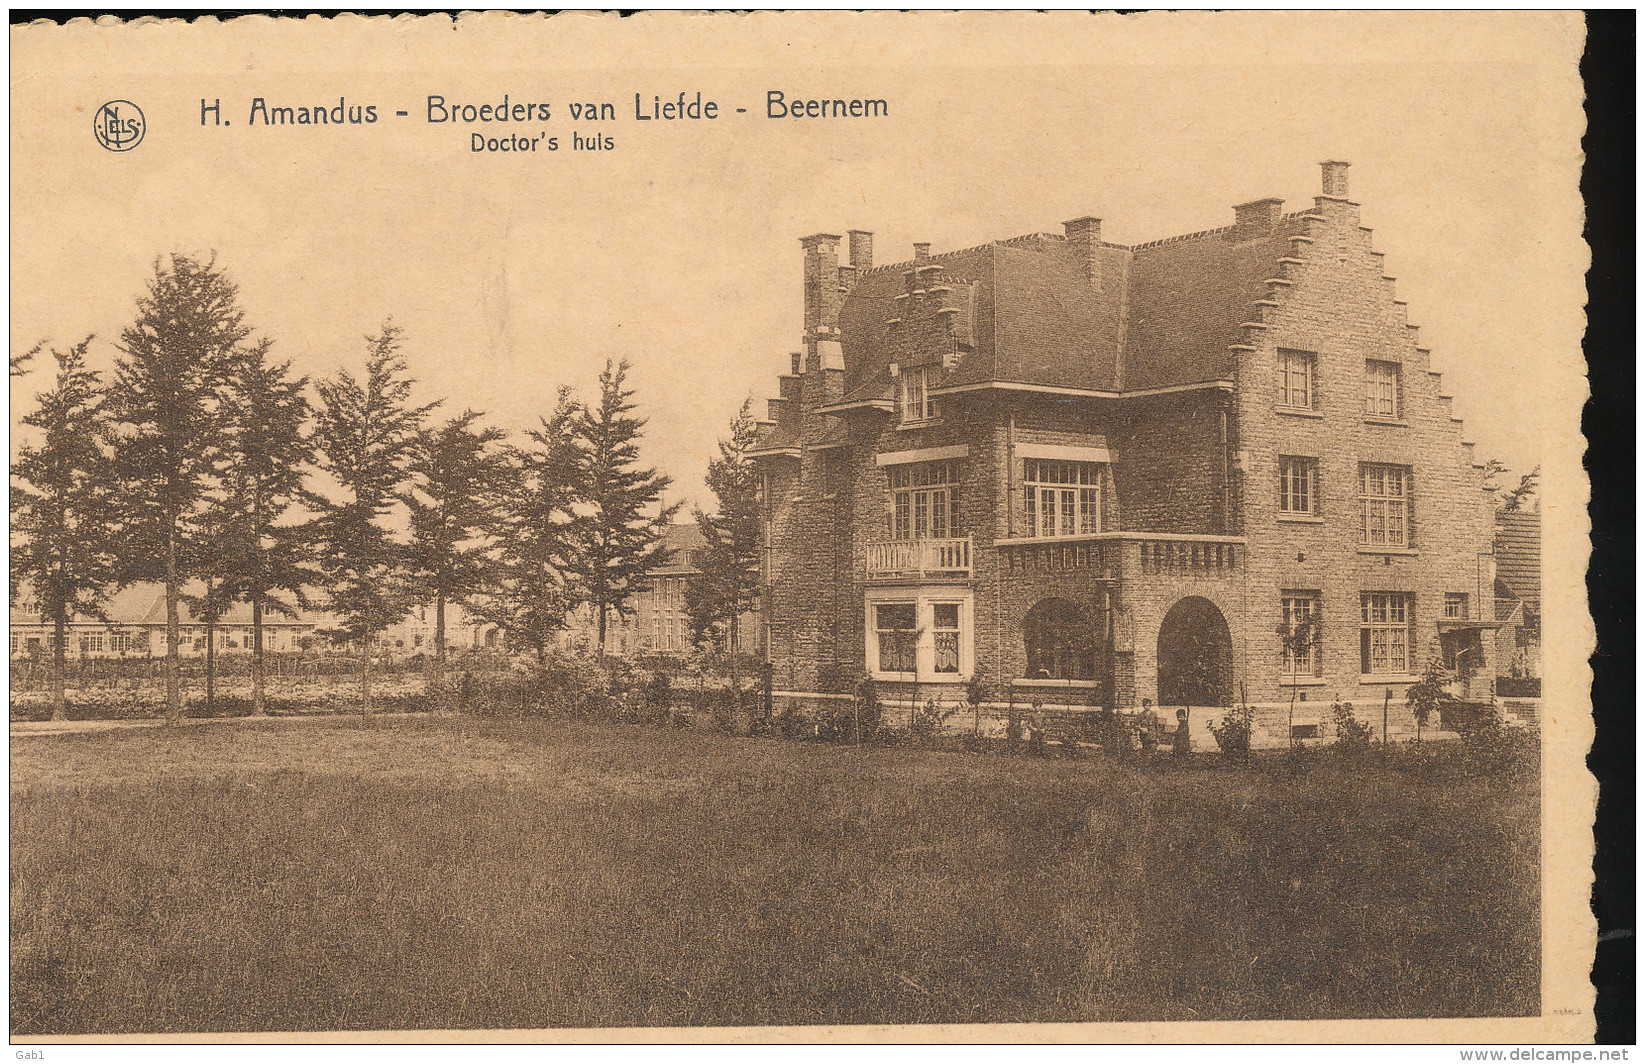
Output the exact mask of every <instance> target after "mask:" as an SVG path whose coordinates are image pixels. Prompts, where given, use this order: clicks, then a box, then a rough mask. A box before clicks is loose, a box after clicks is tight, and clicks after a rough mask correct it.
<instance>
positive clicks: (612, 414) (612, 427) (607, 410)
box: [573, 360, 680, 656]
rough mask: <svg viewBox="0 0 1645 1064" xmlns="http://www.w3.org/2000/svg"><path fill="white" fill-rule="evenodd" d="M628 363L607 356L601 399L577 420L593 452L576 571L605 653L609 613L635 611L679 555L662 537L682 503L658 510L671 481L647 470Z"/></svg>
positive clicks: (587, 451) (584, 442) (589, 456)
mask: <svg viewBox="0 0 1645 1064" xmlns="http://www.w3.org/2000/svg"><path fill="white" fill-rule="evenodd" d="M628 368H629V367H628V362H627V360H623V361H621V362H618V363H616V364H613V363H612V362H611V361H610V360H607V361H606V365H605V371H604V372H603V373H601V374H600V401H599V404H598V405H597V406H593V407H588V408H585V409H584V410H583V412H582V416H581V417H580V418H578V419H577V431H578V435H579V436H580V437H581V439H582V445H583V448H584V451H585V455H586V458H585V460H586V466H585V469H586V480H585V481H584V495H583V500H582V502H583V504H584V507H583V512H584V513H586V515H587V517H586V521H585V522H583V524H582V526H581V528H580V532H581V535H580V537H579V540H580V542H579V550H578V551H577V554H576V556H575V558H574V559H573V571H574V572H576V574H577V576H578V577H579V579H580V580H581V582H582V587H583V589H584V594H585V595H586V596H587V599H588V602H589V605H590V606H591V607H592V608H593V610H594V617H595V626H596V635H597V638H598V640H599V653H600V654H601V655H602V656H603V655H604V654H605V633H606V624H607V621H608V619H609V617H610V615H611V614H612V613H613V612H615V613H616V614H617V615H618V616H625V615H627V614H630V613H632V612H633V607H632V606H630V605H629V600H630V599H631V598H632V597H633V596H634V595H636V594H638V593H639V592H642V591H646V590H649V589H650V587H651V580H650V577H651V574H652V573H654V572H656V571H657V570H658V569H660V568H661V567H663V566H664V565H666V564H668V561H669V558H670V556H671V554H672V553H673V552H672V551H671V550H669V548H668V545H667V544H666V543H665V542H664V541H663V537H664V536H665V535H666V533H667V531H668V527H669V525H670V524H671V523H672V522H673V520H674V515H675V514H677V513H678V512H679V509H680V504H679V503H673V504H671V505H668V506H661V507H658V503H659V501H660V500H661V498H662V494H663V492H664V491H665V490H667V488H668V486H669V484H670V483H671V481H670V479H669V478H668V477H667V476H666V475H664V474H662V473H659V472H657V470H655V469H649V468H640V450H639V440H640V437H641V434H642V430H643V429H644V428H645V419H644V418H637V417H634V416H633V411H634V409H635V407H634V404H633V403H631V402H630V401H629V400H630V399H631V398H633V395H634V392H633V390H632V389H629V388H625V387H624V386H623V385H624V381H625V379H626V378H627V376H628ZM653 507H657V509H655V510H653ZM648 511H649V512H648Z"/></svg>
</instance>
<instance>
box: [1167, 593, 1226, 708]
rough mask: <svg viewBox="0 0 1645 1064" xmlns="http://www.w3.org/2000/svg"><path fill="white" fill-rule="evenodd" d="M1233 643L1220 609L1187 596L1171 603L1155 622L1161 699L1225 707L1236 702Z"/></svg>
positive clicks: (1173, 704)
mask: <svg viewBox="0 0 1645 1064" xmlns="http://www.w3.org/2000/svg"><path fill="white" fill-rule="evenodd" d="M1233 688H1234V643H1233V640H1232V639H1231V638H1229V635H1228V622H1227V621H1225V620H1223V617H1222V611H1221V610H1219V609H1217V608H1216V606H1214V605H1212V604H1211V602H1210V601H1209V600H1208V599H1203V598H1200V597H1198V596H1197V595H1196V596H1190V597H1188V598H1185V599H1181V600H1179V601H1178V602H1177V604H1176V605H1175V606H1172V607H1171V610H1170V612H1169V613H1167V614H1166V615H1165V620H1163V621H1161V622H1160V626H1159V684H1158V693H1159V703H1160V705H1161V706H1162V707H1164V706H1229V705H1233V703H1234V690H1233Z"/></svg>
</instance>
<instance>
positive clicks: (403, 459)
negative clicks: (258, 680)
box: [308, 321, 439, 713]
mask: <svg viewBox="0 0 1645 1064" xmlns="http://www.w3.org/2000/svg"><path fill="white" fill-rule="evenodd" d="M366 346H367V356H366V373H365V377H364V379H362V380H356V379H355V378H354V376H353V375H352V374H350V373H349V372H348V371H347V370H343V371H341V372H339V373H338V375H337V376H336V377H335V378H334V379H332V380H326V381H321V382H320V383H319V384H318V385H316V391H317V392H318V393H319V399H320V402H319V406H318V411H317V417H316V420H315V427H314V443H315V447H316V465H317V467H318V468H319V470H320V471H321V473H323V474H324V475H326V476H327V477H329V478H330V479H331V480H332V481H333V482H334V484H335V491H334V492H333V493H332V495H330V496H326V495H319V494H310V495H309V496H308V501H309V505H310V506H311V507H312V508H313V509H314V510H315V511H316V513H317V516H316V517H315V519H314V521H313V523H312V535H313V541H314V543H315V546H316V560H317V561H318V564H319V567H320V569H321V571H322V572H323V573H324V574H325V589H326V593H327V595H328V596H329V598H330V600H331V609H332V610H333V611H334V612H335V613H336V614H338V616H339V617H340V618H341V620H342V622H343V630H344V631H345V632H346V633H347V634H348V636H349V637H350V638H351V639H352V640H353V641H354V642H355V644H356V645H357V646H358V647H359V648H360V711H361V712H362V713H370V712H371V644H372V640H373V639H374V638H375V637H376V635H377V634H378V633H379V632H381V631H383V630H384V629H385V628H387V627H388V626H389V625H391V624H393V623H394V622H395V621H397V620H399V619H400V618H402V617H404V616H405V614H406V612H407V611H408V610H409V609H410V608H411V594H412V587H411V582H410V579H409V572H408V567H409V563H410V559H409V557H408V552H407V548H406V545H405V544H404V543H403V542H400V541H399V540H396V539H395V538H394V536H393V534H392V533H391V532H390V530H389V527H388V524H387V519H388V517H389V515H390V514H391V513H392V512H393V510H394V508H395V505H396V503H397V502H398V501H399V499H400V497H401V495H402V494H403V492H404V489H405V485H406V479H407V476H408V470H409V467H410V463H411V457H412V453H413V451H414V450H415V448H416V446H417V436H418V432H419V431H420V430H421V428H422V423H423V419H424V417H425V416H426V415H427V414H428V412H429V411H430V410H432V409H434V407H436V406H438V405H439V404H438V403H437V402H436V403H429V404H427V405H426V406H413V405H411V389H412V385H413V384H414V383H415V381H413V380H412V379H411V378H410V377H408V376H406V364H405V362H404V361H403V360H402V359H401V358H400V355H399V349H400V329H399V328H398V327H397V326H395V325H394V324H393V323H392V322H386V321H385V322H384V323H383V327H382V329H381V330H380V331H379V332H378V334H377V335H376V336H368V337H366Z"/></svg>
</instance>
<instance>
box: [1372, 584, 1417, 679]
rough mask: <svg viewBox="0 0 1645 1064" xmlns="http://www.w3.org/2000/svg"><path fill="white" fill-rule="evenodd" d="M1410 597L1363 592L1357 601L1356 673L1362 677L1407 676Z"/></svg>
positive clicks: (1392, 592)
mask: <svg viewBox="0 0 1645 1064" xmlns="http://www.w3.org/2000/svg"><path fill="white" fill-rule="evenodd" d="M1411 614H1412V610H1411V595H1410V593H1409V592H1405V591H1365V592H1362V593H1361V594H1360V597H1359V671H1360V672H1361V673H1363V674H1364V675H1366V676H1408V675H1410V672H1411Z"/></svg>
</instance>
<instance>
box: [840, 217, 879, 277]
mask: <svg viewBox="0 0 1645 1064" xmlns="http://www.w3.org/2000/svg"><path fill="white" fill-rule="evenodd" d="M846 236H847V238H848V239H849V240H850V242H851V250H850V252H849V256H850V259H851V268H852V269H853V270H856V271H857V274H858V276H861V275H862V273H863V271H865V270H872V269H873V268H874V234H873V233H870V232H868V231H867V230H866V229H852V230H849V231H848V232H847V234H846Z"/></svg>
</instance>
